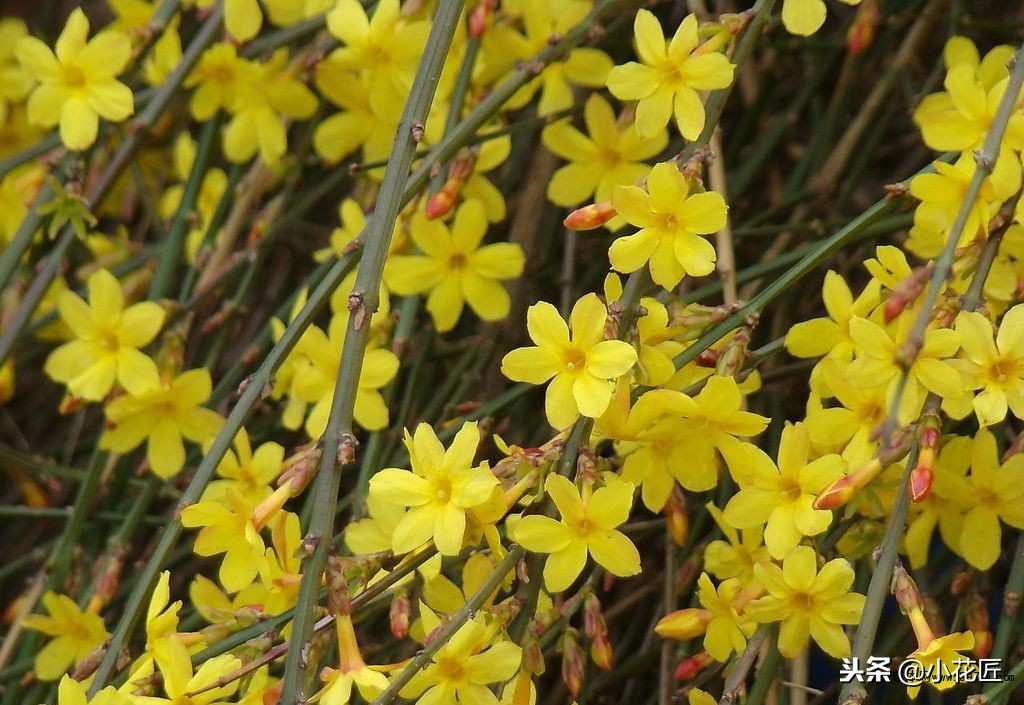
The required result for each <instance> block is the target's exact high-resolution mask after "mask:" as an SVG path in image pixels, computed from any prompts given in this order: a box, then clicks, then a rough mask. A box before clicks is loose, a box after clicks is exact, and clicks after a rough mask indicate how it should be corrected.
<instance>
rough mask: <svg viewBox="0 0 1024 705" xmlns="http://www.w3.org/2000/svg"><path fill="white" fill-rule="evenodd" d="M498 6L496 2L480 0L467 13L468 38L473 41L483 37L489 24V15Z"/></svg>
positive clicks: (495, 0) (494, 0)
mask: <svg viewBox="0 0 1024 705" xmlns="http://www.w3.org/2000/svg"><path fill="white" fill-rule="evenodd" d="M497 6H498V0H480V2H478V3H477V4H476V5H474V6H473V9H472V10H470V12H469V22H468V23H469V36H471V37H473V38H474V39H476V38H478V37H480V36H482V35H483V33H484V32H486V31H487V27H489V26H490V24H491V15H492V14H494V8H495V7H497Z"/></svg>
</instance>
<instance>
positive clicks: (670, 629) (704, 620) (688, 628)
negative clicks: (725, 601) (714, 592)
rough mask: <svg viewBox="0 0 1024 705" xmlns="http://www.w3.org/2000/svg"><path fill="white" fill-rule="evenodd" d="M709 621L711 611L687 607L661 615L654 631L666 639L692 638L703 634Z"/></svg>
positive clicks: (681, 639)
mask: <svg viewBox="0 0 1024 705" xmlns="http://www.w3.org/2000/svg"><path fill="white" fill-rule="evenodd" d="M710 622H711V613H710V612H709V611H708V610H705V609H699V608H696V607H688V608H686V609H682V610H676V611H675V612H671V613H669V614H667V615H665V616H664V617H662V618H661V619H660V620H659V621H658V624H657V625H655V627H654V631H655V632H656V633H657V634H658V636H661V637H665V638H666V639H678V640H680V641H683V640H685V639H693V638H694V637H697V636H700V635H701V634H703V633H704V632H705V631H706V630H707V628H708V624H709V623H710Z"/></svg>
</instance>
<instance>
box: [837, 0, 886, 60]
mask: <svg viewBox="0 0 1024 705" xmlns="http://www.w3.org/2000/svg"><path fill="white" fill-rule="evenodd" d="M880 20H881V15H880V13H879V12H878V3H877V2H876V0H865V1H864V2H863V3H861V5H860V7H858V8H857V14H856V16H854V18H853V23H852V24H851V25H850V29H849V30H848V31H847V33H846V48H847V49H848V50H849V52H850V53H851V54H862V53H864V51H865V50H867V48H868V47H869V46H871V43H872V42H873V41H874V39H875V33H876V32H877V31H878V23H879V21H880Z"/></svg>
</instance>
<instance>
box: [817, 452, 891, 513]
mask: <svg viewBox="0 0 1024 705" xmlns="http://www.w3.org/2000/svg"><path fill="white" fill-rule="evenodd" d="M880 472H882V460H881V458H877V457H876V458H872V459H871V460H869V461H868V462H867V464H865V465H862V466H861V467H860V468H858V469H857V470H855V471H853V472H852V473H850V474H849V475H843V476H842V477H840V478H839V479H837V480H834V481H833V482H832V483H831V484H829V485H828V486H826V487H825V488H824V489H822V490H821V492H819V493H818V496H817V497H815V498H814V508H815V509H837V508H839V507H841V506H843V505H844V504H846V503H847V502H849V501H850V500H851V499H853V495H855V494H856V493H857V491H858V490H860V489H861V488H863V487H864V486H865V485H866V484H868V483H869V482H871V480H873V479H874V478H875V477H876V476H877V475H878V474H879V473H880Z"/></svg>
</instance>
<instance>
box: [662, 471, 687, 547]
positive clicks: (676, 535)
mask: <svg viewBox="0 0 1024 705" xmlns="http://www.w3.org/2000/svg"><path fill="white" fill-rule="evenodd" d="M665 525H666V527H667V528H668V535H669V536H671V537H672V541H673V542H674V543H675V544H676V545H677V546H682V545H683V544H684V543H686V535H687V534H688V533H689V532H690V517H689V516H688V515H687V513H686V496H685V495H684V494H683V490H682V489H681V488H680V487H679V485H674V486H673V487H672V492H671V493H670V494H669V496H668V502H667V503H666V504H665Z"/></svg>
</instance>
